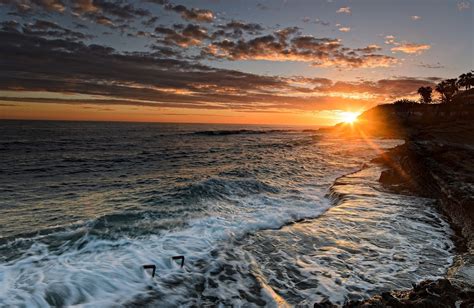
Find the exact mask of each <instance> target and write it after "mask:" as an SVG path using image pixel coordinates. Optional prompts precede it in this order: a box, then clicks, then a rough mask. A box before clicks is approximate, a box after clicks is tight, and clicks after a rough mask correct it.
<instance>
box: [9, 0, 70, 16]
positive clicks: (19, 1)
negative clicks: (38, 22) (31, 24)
mask: <svg viewBox="0 0 474 308" xmlns="http://www.w3.org/2000/svg"><path fill="white" fill-rule="evenodd" d="M0 4H6V5H9V6H10V7H12V8H13V9H15V10H17V11H18V12H20V13H32V12H33V11H35V10H44V11H47V12H63V11H64V10H65V8H66V6H65V4H64V2H63V1H61V0H0Z"/></svg>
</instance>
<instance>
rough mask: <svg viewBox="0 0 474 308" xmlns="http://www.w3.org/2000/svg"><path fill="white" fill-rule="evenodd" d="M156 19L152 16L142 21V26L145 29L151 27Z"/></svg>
mask: <svg viewBox="0 0 474 308" xmlns="http://www.w3.org/2000/svg"><path fill="white" fill-rule="evenodd" d="M158 19H159V18H158V17H157V16H153V17H150V18H149V19H147V20H145V21H143V22H142V24H143V25H144V26H145V27H152V26H153V25H154V24H155V23H156V22H157V21H158Z"/></svg>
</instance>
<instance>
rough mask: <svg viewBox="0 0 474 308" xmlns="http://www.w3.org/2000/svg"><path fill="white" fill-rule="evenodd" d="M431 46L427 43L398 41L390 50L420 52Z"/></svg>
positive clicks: (408, 52) (409, 52) (410, 52)
mask: <svg viewBox="0 0 474 308" xmlns="http://www.w3.org/2000/svg"><path fill="white" fill-rule="evenodd" d="M430 48H431V45H428V44H415V43H400V44H398V45H397V46H395V47H392V48H391V49H390V50H391V51H393V52H403V53H407V54H421V53H422V52H424V51H426V50H428V49H430Z"/></svg>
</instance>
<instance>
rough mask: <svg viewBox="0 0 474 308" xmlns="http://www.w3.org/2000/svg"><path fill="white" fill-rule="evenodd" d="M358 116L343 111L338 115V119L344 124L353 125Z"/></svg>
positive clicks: (355, 113) (354, 113) (356, 113)
mask: <svg viewBox="0 0 474 308" xmlns="http://www.w3.org/2000/svg"><path fill="white" fill-rule="evenodd" d="M359 114H360V113H359V112H351V111H344V112H341V113H340V119H341V121H342V122H344V123H354V122H355V121H357V117H358V116H359Z"/></svg>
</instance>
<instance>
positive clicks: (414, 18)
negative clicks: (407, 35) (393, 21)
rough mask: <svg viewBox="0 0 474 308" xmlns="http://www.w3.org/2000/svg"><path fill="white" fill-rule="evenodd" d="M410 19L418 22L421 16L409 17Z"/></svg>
mask: <svg viewBox="0 0 474 308" xmlns="http://www.w3.org/2000/svg"><path fill="white" fill-rule="evenodd" d="M410 18H411V20H413V21H417V20H420V19H421V16H418V15H413V16H411V17H410Z"/></svg>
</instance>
